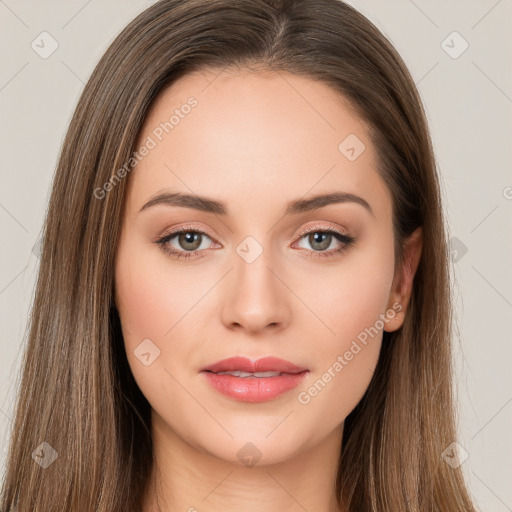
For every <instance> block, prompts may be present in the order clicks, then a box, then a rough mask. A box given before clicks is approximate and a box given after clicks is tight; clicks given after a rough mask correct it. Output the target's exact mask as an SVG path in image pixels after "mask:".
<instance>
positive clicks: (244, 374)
mask: <svg viewBox="0 0 512 512" xmlns="http://www.w3.org/2000/svg"><path fill="white" fill-rule="evenodd" d="M217 375H233V376H234V377H277V376H279V375H281V372H256V373H248V372H239V371H235V372H217Z"/></svg>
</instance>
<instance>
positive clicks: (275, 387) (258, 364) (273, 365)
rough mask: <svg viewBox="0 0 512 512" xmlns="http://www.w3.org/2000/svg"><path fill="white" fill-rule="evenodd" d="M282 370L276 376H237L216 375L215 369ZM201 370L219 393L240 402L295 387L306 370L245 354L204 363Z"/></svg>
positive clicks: (260, 399)
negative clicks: (213, 362) (253, 357)
mask: <svg viewBox="0 0 512 512" xmlns="http://www.w3.org/2000/svg"><path fill="white" fill-rule="evenodd" d="M228 371H241V372H249V373H256V372H270V371H273V372H281V373H283V375H279V376H276V377H236V376H234V375H217V373H218V372H228ZM201 373H202V374H203V375H204V376H205V378H206V379H207V380H208V383H209V384H210V385H211V386H212V387H213V388H214V389H215V390H217V391H218V392H220V393H222V394H223V395H226V396H228V397H230V398H234V399H236V400H240V401H243V402H266V401H268V400H272V399H274V398H276V397H278V396H279V395H281V394H283V393H285V392H286V391H289V390H290V389H293V388H295V387H297V386H298V385H299V384H300V383H301V381H302V380H303V378H304V377H305V376H306V375H307V373H308V370H307V369H306V368H301V367H299V366H297V365H295V364H293V363H290V362H289V361H285V360H283V359H279V358H276V357H264V358H262V359H258V360H256V361H251V360H250V359H248V358H246V357H231V358H229V359H223V360H222V361H218V362H217V363H215V364H213V365H210V366H207V367H205V368H203V369H202V370H201Z"/></svg>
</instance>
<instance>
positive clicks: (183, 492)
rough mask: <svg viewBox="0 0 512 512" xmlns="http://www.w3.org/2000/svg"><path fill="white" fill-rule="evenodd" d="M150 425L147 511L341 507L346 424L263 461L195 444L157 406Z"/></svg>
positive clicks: (276, 511) (325, 511) (329, 510)
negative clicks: (337, 490) (235, 458)
mask: <svg viewBox="0 0 512 512" xmlns="http://www.w3.org/2000/svg"><path fill="white" fill-rule="evenodd" d="M151 428H152V436H153V449H154V454H155V463H154V466H153V470H152V474H151V477H150V482H149V485H148V488H147V492H146V496H145V499H144V506H143V512H171V511H175V510H182V511H186V512H202V511H203V510H208V512H221V511H222V512H229V511H235V510H236V511H238V510H244V511H245V512H260V511H261V510H265V512H285V511H286V512H304V510H315V512H340V508H339V506H338V504H337V500H336V496H335V494H334V484H335V478H336V472H337V469H338V462H339V456H340V453H341V438H342V433H343V425H341V426H340V427H339V428H338V429H336V430H334V431H333V432H332V433H331V434H330V435H329V436H327V437H326V438H324V439H323V440H322V441H321V443H320V444H318V445H315V446H313V447H312V448H309V449H307V450H303V451H299V452H298V453H296V454H292V455H291V456H290V457H289V458H288V459H286V460H283V461H279V462H275V463H268V464H265V465H259V464H258V462H256V464H254V465H245V464H244V463H243V462H241V461H240V462H239V463H235V462H230V461H226V460H222V459H219V458H218V457H215V456H213V455H212V454H210V453H208V452H206V451H205V450H204V449H203V448H200V447H197V446H192V445H191V444H189V443H188V442H187V441H186V440H185V439H183V438H182V437H180V436H178V435H177V434H176V432H174V431H173V430H171V429H170V428H169V426H168V425H167V424H166V423H165V422H164V421H163V420H162V418H161V417H160V416H158V415H157V414H156V413H155V412H154V411H153V413H152V427H151ZM248 452H250V449H248ZM246 463H248V464H250V462H248V459H247V461H246Z"/></svg>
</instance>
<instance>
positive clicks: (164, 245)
mask: <svg viewBox="0 0 512 512" xmlns="http://www.w3.org/2000/svg"><path fill="white" fill-rule="evenodd" d="M180 233H198V234H201V235H206V236H207V237H208V238H210V239H212V238H213V237H211V236H210V235H209V234H208V233H205V232H204V231H201V230H199V229H197V228H194V227H188V226H182V227H180V228H178V229H176V230H174V231H172V232H171V233H169V234H166V235H164V236H163V237H161V238H160V239H158V240H156V241H155V243H156V244H157V245H159V246H160V248H161V249H162V251H164V253H165V254H167V255H169V256H174V257H176V259H180V258H185V259H191V258H194V259H196V258H203V257H204V255H201V252H204V249H202V250H197V249H196V250H195V251H177V250H176V249H174V248H170V247H169V245H168V242H169V241H170V240H172V239H173V238H174V237H175V236H176V235H179V234H180ZM311 233H327V234H329V235H334V237H335V238H336V239H337V240H338V241H339V242H342V243H343V245H341V247H339V248H338V249H331V250H329V251H311V250H307V249H304V250H305V251H306V252H307V253H309V254H308V256H309V257H311V258H316V257H320V258H331V257H334V256H336V255H340V254H342V253H343V252H345V251H346V250H347V249H348V248H349V247H350V246H351V245H352V244H353V243H354V242H355V238H354V237H352V236H349V235H345V234H343V233H341V232H340V231H337V230H335V229H333V228H328V229H327V228H324V227H320V226H313V227H312V228H308V229H307V230H305V231H302V232H301V233H300V235H299V240H301V239H302V238H304V237H305V236H307V235H309V234H311Z"/></svg>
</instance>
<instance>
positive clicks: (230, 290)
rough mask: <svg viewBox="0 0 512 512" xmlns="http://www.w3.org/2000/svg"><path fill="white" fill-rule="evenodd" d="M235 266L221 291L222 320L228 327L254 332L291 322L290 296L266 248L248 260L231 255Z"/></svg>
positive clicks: (275, 327)
mask: <svg viewBox="0 0 512 512" xmlns="http://www.w3.org/2000/svg"><path fill="white" fill-rule="evenodd" d="M234 265H235V268H234V270H233V272H231V273H230V274H231V277H230V279H229V281H228V284H227V289H226V290H224V292H225V295H224V299H223V304H222V321H223V323H224V325H225V326H226V327H227V328H229V329H238V330H245V331H247V332H248V333H251V334H256V333H258V332H261V331H263V330H265V329H267V330H268V329H271V330H272V331H274V332H275V331H278V330H281V329H283V328H285V327H286V326H287V325H288V323H289V321H290V316H291V315H290V307H289V306H290V304H289V300H290V298H289V296H290V295H291V292H290V291H288V289H287V287H286V285H285V284H283V282H285V281H286V279H285V276H281V275H280V274H281V273H282V272H281V271H280V267H279V266H278V265H277V264H276V263H275V262H272V261H271V260H270V258H269V257H267V254H266V251H263V253H262V254H261V255H260V256H259V257H258V258H257V259H256V260H255V261H253V262H251V263H248V262H247V261H245V260H244V259H243V258H241V257H239V256H238V255H237V254H234Z"/></svg>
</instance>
